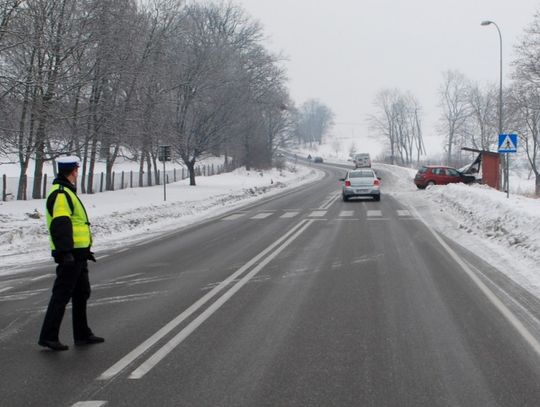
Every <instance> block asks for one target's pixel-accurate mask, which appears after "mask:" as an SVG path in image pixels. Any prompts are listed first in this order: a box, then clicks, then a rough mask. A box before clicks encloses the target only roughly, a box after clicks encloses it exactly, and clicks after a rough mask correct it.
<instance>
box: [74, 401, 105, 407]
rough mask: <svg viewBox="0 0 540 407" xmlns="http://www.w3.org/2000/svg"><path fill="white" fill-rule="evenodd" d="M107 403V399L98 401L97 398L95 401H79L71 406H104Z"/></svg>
mask: <svg viewBox="0 0 540 407" xmlns="http://www.w3.org/2000/svg"><path fill="white" fill-rule="evenodd" d="M105 404H107V402H106V401H98V400H95V401H79V402H77V403H75V404H73V406H71V407H101V406H104V405H105Z"/></svg>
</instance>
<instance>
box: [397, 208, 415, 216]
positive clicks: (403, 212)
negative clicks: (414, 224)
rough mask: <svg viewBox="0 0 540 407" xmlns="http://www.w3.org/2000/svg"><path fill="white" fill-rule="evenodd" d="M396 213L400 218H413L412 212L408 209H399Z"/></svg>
mask: <svg viewBox="0 0 540 407" xmlns="http://www.w3.org/2000/svg"><path fill="white" fill-rule="evenodd" d="M396 212H397V214H398V216H411V212H409V211H408V210H406V209H398V210H397V211H396Z"/></svg>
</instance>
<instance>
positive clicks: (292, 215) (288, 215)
mask: <svg viewBox="0 0 540 407" xmlns="http://www.w3.org/2000/svg"><path fill="white" fill-rule="evenodd" d="M299 213H300V212H285V213H284V214H283V215H281V216H280V218H294V217H295V216H297V215H298V214H299Z"/></svg>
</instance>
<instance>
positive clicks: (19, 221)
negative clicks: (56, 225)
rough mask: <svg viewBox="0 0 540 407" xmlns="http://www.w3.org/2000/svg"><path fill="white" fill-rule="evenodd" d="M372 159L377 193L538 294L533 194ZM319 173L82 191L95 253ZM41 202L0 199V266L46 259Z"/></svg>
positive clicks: (1, 270)
mask: <svg viewBox="0 0 540 407" xmlns="http://www.w3.org/2000/svg"><path fill="white" fill-rule="evenodd" d="M299 153H300V152H299ZM301 153H302V154H303V152H301ZM321 155H322V154H321ZM323 157H324V156H323ZM324 158H325V161H326V162H332V161H335V162H339V163H341V164H343V163H347V161H346V159H345V160H342V159H341V157H333V158H330V159H328V157H324ZM374 167H375V168H380V169H381V170H386V171H385V174H391V176H388V175H387V176H385V178H384V179H383V189H382V191H383V194H386V195H392V196H394V197H395V198H396V199H397V200H399V201H400V202H402V203H403V204H404V205H408V206H409V207H410V208H411V209H412V210H413V211H415V212H416V213H417V214H419V215H420V216H421V217H422V219H423V220H424V221H425V222H426V223H427V224H429V225H430V226H431V227H433V228H435V229H436V230H437V231H438V232H440V233H441V234H443V235H445V236H447V237H449V238H451V239H453V240H455V241H456V242H458V243H459V244H460V245H462V246H464V247H466V248H468V249H469V250H471V251H472V252H474V253H476V254H477V255H478V256H480V257H482V258H483V259H485V260H486V261H487V262H489V263H490V264H491V265H493V266H494V267H496V268H497V269H499V270H500V271H501V272H502V273H505V274H506V275H508V276H509V277H510V278H511V279H513V280H514V281H516V282H517V283H518V284H520V285H521V286H523V287H524V288H525V289H527V290H528V291H530V292H531V293H533V294H534V295H535V296H537V297H538V298H540V199H534V198H528V197H525V196H520V195H517V194H511V195H510V198H509V199H507V198H506V194H504V193H501V192H499V191H496V190H493V189H491V188H488V187H485V186H481V185H472V186H466V185H462V184H459V185H447V186H434V187H430V188H428V189H426V190H418V189H417V188H416V187H415V186H414V184H413V182H412V179H413V176H414V174H415V172H416V171H415V170H414V169H407V168H401V167H395V166H389V165H385V164H377V163H374ZM321 176H322V173H321V172H319V171H317V170H316V169H314V168H309V167H303V166H300V165H298V166H297V167H296V172H291V171H288V170H284V171H282V172H281V173H280V172H279V171H277V170H273V171H270V172H264V173H259V172H257V171H250V172H247V171H245V170H244V169H238V170H236V171H234V172H233V173H228V174H222V175H216V176H212V177H198V178H197V183H198V185H197V186H196V187H190V186H189V185H188V181H187V180H184V181H180V182H177V183H174V184H169V185H168V186H167V202H164V201H163V187H162V186H157V187H150V188H135V189H127V190H122V191H114V192H105V193H102V194H95V195H83V196H82V199H83V202H84V203H85V205H86V207H87V209H88V212H89V215H90V219H91V221H92V229H93V232H94V235H95V242H96V244H95V246H94V248H95V251H96V253H98V254H99V253H100V252H102V251H104V250H108V249H113V248H115V247H119V246H123V245H126V244H130V243H134V242H137V241H140V240H143V239H148V238H152V237H156V236H159V235H161V234H163V233H167V232H169V231H173V230H176V229H178V228H180V227H183V226H186V225H189V224H193V223H195V222H199V221H201V220H205V219H208V218H211V217H213V216H217V215H219V214H222V213H224V212H226V211H229V210H231V209H234V208H238V207H240V206H242V205H245V204H247V203H251V202H254V201H256V200H258V199H262V198H263V197H267V196H269V195H272V194H276V193H279V192H282V191H284V190H287V189H293V188H296V187H298V186H299V185H301V184H305V183H309V182H312V181H315V180H317V179H319V178H320V177H321ZM385 186H386V187H385ZM521 187H522V188H523V184H521ZM43 207H44V201H43V200H31V201H9V202H1V203H0V262H1V266H0V274H10V273H16V272H17V271H19V270H21V269H22V268H24V266H30V265H32V264H35V263H37V262H41V261H48V259H49V248H48V242H47V230H46V227H45V221H44V219H43ZM21 267H22V268H21Z"/></svg>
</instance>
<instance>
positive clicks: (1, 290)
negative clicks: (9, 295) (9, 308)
mask: <svg viewBox="0 0 540 407" xmlns="http://www.w3.org/2000/svg"><path fill="white" fill-rule="evenodd" d="M12 288H13V287H4V288H0V293H3V292H4V291H7V290H11V289H12Z"/></svg>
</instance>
